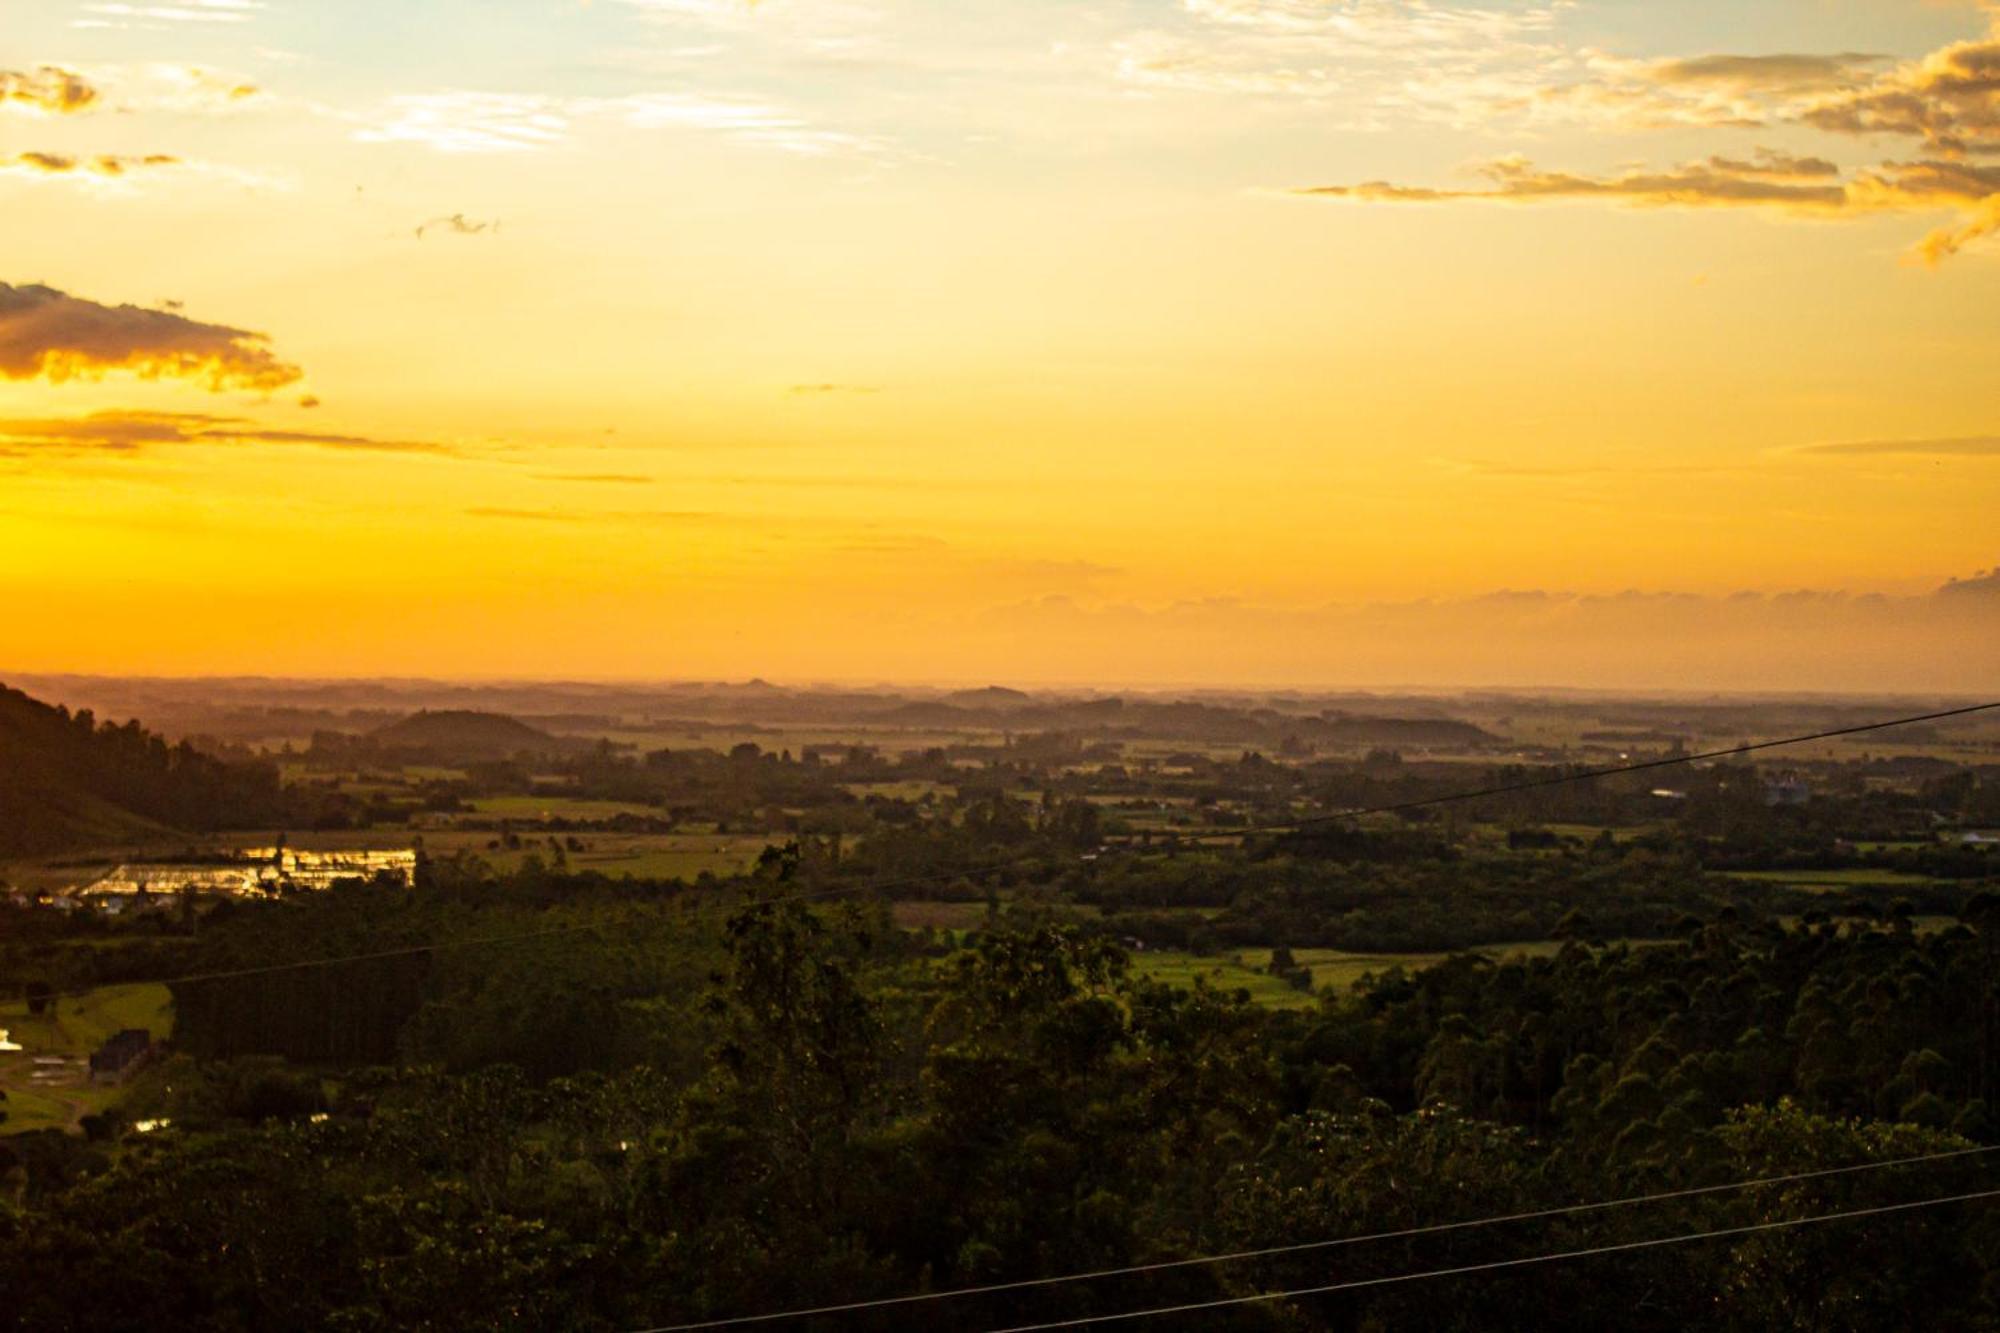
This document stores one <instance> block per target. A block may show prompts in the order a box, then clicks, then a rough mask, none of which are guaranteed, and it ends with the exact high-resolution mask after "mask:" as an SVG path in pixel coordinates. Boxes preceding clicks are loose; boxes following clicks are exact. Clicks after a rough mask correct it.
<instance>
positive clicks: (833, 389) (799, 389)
mask: <svg viewBox="0 0 2000 1333" xmlns="http://www.w3.org/2000/svg"><path fill="white" fill-rule="evenodd" d="M785 392H786V393H789V394H793V395H795V396H797V397H801V398H804V397H812V396H816V395H825V394H834V393H880V392H882V388H881V386H880V385H876V384H794V385H793V386H792V387H791V388H789V389H787V390H785Z"/></svg>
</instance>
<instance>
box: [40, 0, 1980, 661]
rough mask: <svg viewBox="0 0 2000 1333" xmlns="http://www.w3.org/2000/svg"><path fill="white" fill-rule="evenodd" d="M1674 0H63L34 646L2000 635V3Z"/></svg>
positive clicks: (1802, 652)
mask: <svg viewBox="0 0 2000 1333" xmlns="http://www.w3.org/2000/svg"><path fill="white" fill-rule="evenodd" d="M1672 8H1673V10H1674V12H1673V14H1672V15H1666V14H1663V13H1662V12H1661V11H1660V10H1659V9H1658V8H1657V7H1651V6H1637V5H1632V4H1629V3H1624V2H1623V0H1597V2H1595V3H1593V2H1590V0H1585V2H1583V3H1575V4H1561V3H1505V2H1503V0H1491V2H1490V3H1485V4H1481V5H1479V6H1470V5H1468V6H1466V7H1462V8H1460V7H1454V6H1452V5H1450V4H1446V3H1435V4H1429V5H1419V4H1416V3H1414V0H1121V2H1120V3H1095V2H1093V0H1085V2H1084V3H1063V4H1056V3H1053V2H1052V0H1051V2H1049V3H1042V2H1041V0H1020V2H1019V3H1012V4H1009V5H1006V6H998V5H992V6H970V7H964V8H963V9H960V8H958V7H952V8H951V9H950V10H946V9H941V7H939V6H936V5H920V4H918V3H916V0H766V2H765V3H763V4H760V5H757V6H755V7H754V8H751V7H748V6H745V5H742V4H740V3H730V2H728V0H599V3H596V4H593V5H588V6H585V5H580V4H572V3H557V2H555V0H497V2H496V3H493V4H491V5H486V6H482V7H481V9H480V23H479V24H478V25H477V27H476V28H475V27H468V26H467V19H466V13H467V11H465V9H464V8H463V7H462V6H451V5H446V4H442V3H428V2H427V0H397V2H396V3H389V0H365V2H360V3H350V4H342V5H334V4H332V3H330V0H316V2H307V0H300V2H299V3H294V4H290V5H286V6H282V7H280V6H276V5H265V4H263V3H260V2H259V0H180V2H179V3H177V4H173V5H151V4H145V3H133V4H117V5H113V4H107V3H95V2H94V0H93V2H86V0H78V2H76V3H71V2H70V0H48V3H44V4H40V5H37V6H35V7H34V9H33V11H32V12H31V13H29V14H26V15H22V16H18V17H17V16H14V15H10V21H9V30H8V33H7V35H6V40H5V42H4V44H0V256H4V259H0V284H4V285H0V598H5V600H6V603H7V605H8V606H9V608H10V614H9V615H8V616H6V617H5V618H4V623H0V675H3V674H4V672H5V671H6V670H10V669H11V670H17V671H29V670H33V671H57V670H70V671H90V672H107V673H109V672H145V673H167V674H184V673H208V672H267V673H297V674H313V675H340V674H433V675H468V674H472V675H481V676H544V675H571V676H597V677H650V678H663V677H676V676H690V675H698V676H718V675H732V676H745V675H750V674H763V675H765V676H769V677H783V678H790V679H820V678H845V679H855V678H886V677H906V678H907V677H915V678H924V679H936V680H980V681H983V680H989V679H991V680H1009V681H1023V682H1027V681H1036V680H1049V681H1086V680H1109V681H1118V682H1130V683H1149V682H1175V683H1194V682H1211V683H1237V682H1244V683H1284V684H1357V683H1384V684H1393V683H1430V684H1463V683H1493V682H1501V683H1509V684H1564V683H1580V684H1592V685H1621V684H1622V685H1632V686H1663V685H1664V686H1683V685H1697V686H1699V685H1713V686H1716V687H1719V688H1728V687H1784V686H1794V685H1796V686H1799V687H1805V688H1817V689H1893V688H1923V689H1940V690H1962V691H1973V692H1976V691H1979V690H1981V689H1982V688H1988V689H1990V686H1991V684H1992V682H1993V681H1995V680H2000V585H1995V584H1991V583H1989V584H1982V583H1981V582H1980V581H1979V580H1978V578H1977V577H1976V576H1977V575H1978V574H1979V573H1980V572H1981V571H1983V570H1986V569H1988V568H1990V567H1992V566H1994V564H1995V562H1996V561H2000V543H1996V541H1995V533H1996V532H2000V523H1997V522H1996V521H1995V519H1996V515H2000V390H1996V387H1995V386H1996V384H2000V379H1997V378H1996V375H1995V371H1994V367H1995V365H1996V364H2000V356H1996V352H2000V240H1996V238H1994V237H1993V236H1992V235H1990V234H1989V233H1990V232H1991V230H1992V229H1993V228H1995V227H2000V83H1996V81H1995V79H1994V77H1993V73H1992V71H1993V70H1994V69H1995V68H1996V67H2000V28H1996V21H2000V20H1996V15H1995V13H1994V12H1993V11H1991V10H1990V9H1987V8H1985V7H1982V6H1981V5H1978V4H1972V3H1966V4H1956V5H1953V4H1930V3H1919V2H1918V0H1907V2H1905V0H1854V2H1853V3H1851V4H1843V5H1841V6H1837V7H1834V6H1826V5H1823V4H1819V3H1812V2H1811V0H1768V2H1766V0H1758V2H1755V3H1752V2H1747V0H1737V2H1733V3H1728V4H1724V3H1720V2H1719V0H1690V3H1688V4H1686V5H1679V6H1674V7H1672ZM1913 107H1914V108H1917V112H1916V113H1913V112H1912V111H1911V108H1913ZM1952 579H1957V580H1959V583H1958V585H1957V586H1955V587H1953V588H1952V589H1951V590H1950V591H1948V592H1940V591H1939V589H1940V588H1942V587H1944V585H1946V584H1947V583H1948V581H1950V580H1952ZM1501 593H1510V594H1512V595H1508V596H1496V594H1501Z"/></svg>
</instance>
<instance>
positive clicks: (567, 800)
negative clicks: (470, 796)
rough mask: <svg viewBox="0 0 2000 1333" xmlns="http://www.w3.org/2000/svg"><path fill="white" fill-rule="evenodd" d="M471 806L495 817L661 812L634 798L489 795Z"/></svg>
mask: <svg viewBox="0 0 2000 1333" xmlns="http://www.w3.org/2000/svg"><path fill="white" fill-rule="evenodd" d="M472 808H473V809H474V810H475V811H477V812H478V813H480V814H482V815H491V816H493V817H494V818H496V819H580V820H581V819H616V818H617V817H618V816H619V815H639V816H642V817H644V816H652V817H654V818H657V817H659V815H660V813H661V812H660V811H659V810H658V809H657V808H656V807H654V806H650V805H642V804H640V803H639V802H637V801H588V800H579V799H577V798H576V797H572V796H488V797H485V798H483V799H481V800H477V801H474V802H472Z"/></svg>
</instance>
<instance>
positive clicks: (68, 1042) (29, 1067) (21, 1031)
mask: <svg viewBox="0 0 2000 1333" xmlns="http://www.w3.org/2000/svg"><path fill="white" fill-rule="evenodd" d="M173 1027H174V1018H173V1000H172V997H171V996H170V995H169V993H168V991H167V988H166V987H165V986H161V985H151V984H147V985H132V986H107V987H105V988H103V989H102V990H96V991H92V992H90V993H89V994H87V995H82V996H79V997H77V998H75V999H68V998H65V999H61V1000H58V1001H56V1002H55V1012H54V1013H53V1014H44V1015H41V1016H39V1017H37V1016H32V1015H30V1014H29V1013H28V1006H27V1002H26V1001H25V1000H11V1001H8V1002H6V1003H0V1028H6V1029H8V1031H9V1033H10V1034H11V1039H12V1040H13V1041H15V1042H18V1043H19V1044H20V1045H21V1047H22V1049H21V1050H20V1051H8V1052H6V1053H4V1054H0V1087H4V1088H5V1090H6V1093H7V1113H8V1118H7V1122H6V1124H5V1125H0V1133H5V1134H19V1133H23V1132H26V1131H28V1130H34V1129H61V1128H65V1127H67V1126H69V1125H70V1124H71V1123H73V1120H74V1117H75V1116H78V1115H86V1114H90V1113H92V1112H96V1111H102V1110H104V1109H105V1108H106V1107H109V1106H112V1105H114V1104H116V1103H117V1102H118V1101H119V1100H120V1099H121V1098H122V1097H123V1096H124V1095H125V1092H126V1089H125V1088H122V1087H100V1086H97V1085H95V1084H93V1083H91V1082H90V1081H89V1075H88V1071H87V1070H85V1069H82V1068H79V1067H78V1066H76V1065H74V1064H72V1065H70V1066H68V1067H67V1068H66V1069H65V1071H64V1072H65V1078H64V1080H63V1082H62V1083H60V1084H56V1085H48V1084H36V1083H33V1082H31V1081H30V1075H31V1074H32V1073H33V1071H34V1068H35V1065H34V1057H36V1056H38V1055H40V1056H51V1055H55V1056H61V1057H63V1058H64V1059H66V1060H71V1061H78V1060H87V1059H88V1058H89V1056H90V1053H91V1052H92V1051H95V1050H96V1049H97V1048H98V1047H99V1046H102V1045H103V1044H104V1042H105V1039H106V1038H108V1037H110V1036H111V1034H112V1033H114V1032H117V1031H119V1030H121V1029H123V1028H145V1029H146V1030H147V1031H149V1032H151V1033H152V1034H153V1036H154V1037H155V1038H156V1039H157V1038H163V1037H166V1036H169V1035H170V1034H171V1033H172V1032H173Z"/></svg>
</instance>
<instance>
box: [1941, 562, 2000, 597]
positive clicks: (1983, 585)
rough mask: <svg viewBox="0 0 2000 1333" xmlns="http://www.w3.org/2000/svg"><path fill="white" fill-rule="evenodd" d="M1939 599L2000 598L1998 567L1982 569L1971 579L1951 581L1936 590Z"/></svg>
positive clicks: (1999, 573) (1999, 567)
mask: <svg viewBox="0 0 2000 1333" xmlns="http://www.w3.org/2000/svg"><path fill="white" fill-rule="evenodd" d="M1938 596H1940V597H2000V565H1996V566H1994V567H1993V568H1992V569H1982V570H1980V571H1979V572H1978V573H1977V574H1974V575H1973V576H1972V577H1971V578H1964V579H1953V580H1951V581H1950V582H1949V583H1947V584H1945V585H1944V586H1943V587H1942V588H1939V589H1938Z"/></svg>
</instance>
